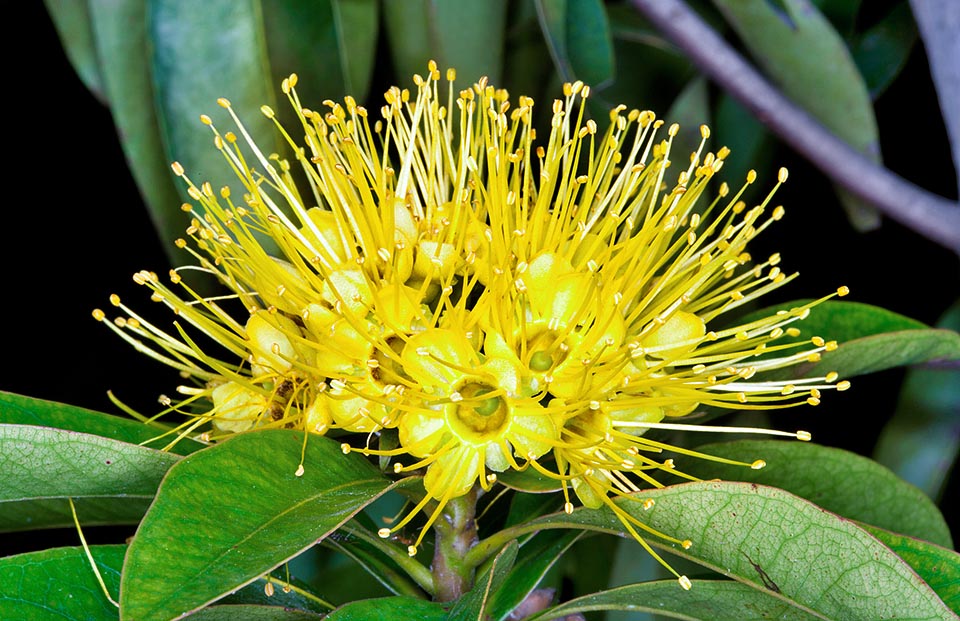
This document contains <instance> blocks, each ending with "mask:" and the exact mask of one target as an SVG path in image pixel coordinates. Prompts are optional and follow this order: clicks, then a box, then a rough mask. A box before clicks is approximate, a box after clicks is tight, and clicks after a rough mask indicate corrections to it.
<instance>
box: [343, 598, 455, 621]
mask: <svg viewBox="0 0 960 621" xmlns="http://www.w3.org/2000/svg"><path fill="white" fill-rule="evenodd" d="M446 618H447V613H446V610H445V609H444V608H443V606H441V605H440V604H437V603H435V602H428V601H426V600H422V599H417V598H415V597H380V598H376V599H363V600H360V601H356V602H350V603H349V604H344V605H343V606H341V607H340V608H337V609H336V610H334V611H333V612H331V613H330V614H329V615H327V616H326V617H324V619H325V620H326V621H370V619H379V620H380V621H408V620H409V619H418V620H419V621H444V620H445V619H446Z"/></svg>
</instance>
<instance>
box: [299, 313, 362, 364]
mask: <svg viewBox="0 0 960 621" xmlns="http://www.w3.org/2000/svg"><path fill="white" fill-rule="evenodd" d="M303 317H304V323H305V324H306V326H307V328H308V329H309V330H310V332H311V334H312V335H313V336H314V337H315V339H316V343H317V355H316V361H315V362H314V368H315V369H316V370H317V372H318V373H320V374H321V375H323V376H326V377H343V376H346V375H360V374H363V373H366V371H367V361H368V360H370V358H371V357H372V356H373V345H372V344H371V343H370V341H369V340H368V338H367V337H366V336H365V335H363V334H361V333H360V332H358V331H357V330H356V329H355V328H354V327H353V326H352V325H350V323H349V322H347V320H345V319H344V318H343V317H341V316H339V315H337V314H336V313H334V312H333V311H331V310H329V309H327V308H324V307H323V306H320V305H319V304H310V305H309V306H308V307H307V311H306V312H305V313H304V314H303Z"/></svg>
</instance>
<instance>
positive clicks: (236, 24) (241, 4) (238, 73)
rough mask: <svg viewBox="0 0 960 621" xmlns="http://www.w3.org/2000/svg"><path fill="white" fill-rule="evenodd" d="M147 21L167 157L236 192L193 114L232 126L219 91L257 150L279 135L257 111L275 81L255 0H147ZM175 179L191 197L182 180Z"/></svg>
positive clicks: (272, 146)
mask: <svg viewBox="0 0 960 621" xmlns="http://www.w3.org/2000/svg"><path fill="white" fill-rule="evenodd" d="M147 25H148V31H147V32H148V36H149V38H150V40H151V44H152V45H151V49H152V52H153V54H152V57H151V61H152V67H153V81H154V86H155V88H156V106H157V112H158V114H159V117H160V125H161V128H162V130H163V135H164V142H165V145H166V156H167V159H168V160H169V161H177V162H179V163H180V164H181V165H182V166H183V167H184V169H185V170H186V174H187V176H188V177H189V178H190V179H192V180H193V181H194V183H195V184H196V185H197V186H199V185H200V184H201V183H203V182H205V181H209V182H210V183H211V185H212V186H213V188H215V189H218V188H220V187H223V186H225V185H227V186H231V187H233V188H234V189H235V193H236V194H237V195H240V194H241V192H240V190H241V185H240V182H239V180H238V179H237V178H236V177H235V176H234V174H233V171H232V170H231V168H230V166H228V165H227V163H226V162H225V161H224V157H223V155H222V154H221V153H220V152H219V151H217V149H216V148H215V147H214V144H213V135H212V134H211V132H210V130H209V128H207V127H204V125H203V124H202V123H201V122H200V120H199V119H200V115H202V114H206V115H208V116H209V117H210V118H211V119H212V120H213V122H214V124H215V125H216V126H217V127H218V128H219V129H220V131H221V132H226V131H235V127H234V123H233V121H232V120H230V117H229V115H228V114H227V112H226V110H224V109H222V108H221V107H220V106H218V105H217V100H218V99H219V98H221V97H222V98H226V99H227V100H229V101H230V102H231V103H232V106H233V108H234V110H235V111H236V112H237V114H238V115H239V116H240V117H241V119H242V121H243V123H244V126H245V127H246V129H247V131H248V132H249V133H250V134H251V136H252V137H253V139H254V140H255V141H256V143H257V145H258V146H259V148H260V150H261V151H263V152H264V153H265V154H269V153H271V152H274V151H278V150H279V149H280V142H279V135H278V134H277V133H276V132H275V131H274V128H273V125H272V123H271V122H270V121H268V120H267V119H266V118H265V117H264V116H263V115H262V114H261V113H260V107H261V106H262V105H269V106H271V107H272V108H273V109H277V106H276V105H275V100H276V97H275V96H274V93H276V92H277V91H278V90H279V88H278V85H276V84H274V80H273V76H272V75H271V72H270V62H269V58H268V56H267V45H266V40H265V34H264V30H263V19H262V11H261V6H260V2H259V0H209V1H207V2H202V3H196V2H193V1H192V0H151V1H150V2H149V3H148V11H147ZM281 152H282V151H281ZM250 161H251V162H253V161H255V160H254V158H252V157H251V158H250ZM178 187H179V189H180V192H181V195H182V196H183V198H184V200H190V198H189V196H188V195H187V193H186V186H185V185H178ZM261 241H262V242H263V243H267V244H268V247H272V246H271V245H270V244H272V242H268V241H267V240H266V239H265V238H262V239H261Z"/></svg>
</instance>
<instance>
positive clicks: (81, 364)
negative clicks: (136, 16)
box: [0, 2, 960, 554]
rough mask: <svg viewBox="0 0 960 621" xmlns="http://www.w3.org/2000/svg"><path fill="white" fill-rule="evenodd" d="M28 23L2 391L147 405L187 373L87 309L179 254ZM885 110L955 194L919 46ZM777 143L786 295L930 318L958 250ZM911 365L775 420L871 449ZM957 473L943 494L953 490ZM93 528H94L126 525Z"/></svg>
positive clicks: (952, 276) (8, 156)
mask: <svg viewBox="0 0 960 621" xmlns="http://www.w3.org/2000/svg"><path fill="white" fill-rule="evenodd" d="M17 23H18V28H19V29H21V30H22V31H23V32H20V33H18V34H19V35H20V38H19V39H18V40H17V42H16V43H14V42H13V40H12V39H11V38H10V37H9V36H8V37H5V38H4V43H3V45H4V47H5V54H4V57H5V59H6V69H7V70H8V72H12V73H13V75H12V76H11V78H10V79H8V81H7V84H8V86H7V90H6V92H5V95H4V99H5V103H4V110H5V115H4V116H5V119H4V120H5V130H6V131H5V132H4V134H5V138H6V139H5V140H4V151H5V158H4V159H5V164H4V169H5V174H4V184H5V186H6V191H5V193H4V194H5V196H4V198H3V213H2V220H0V222H2V223H3V224H2V227H3V228H2V232H3V235H2V239H3V244H2V247H0V253H2V256H0V265H2V266H3V267H2V268H0V269H2V270H3V271H2V273H3V278H2V291H3V293H2V302H0V330H2V337H0V343H2V352H3V354H2V363H0V365H2V373H0V390H6V391H11V392H16V393H22V394H26V395H30V396H34V397H41V398H45V399H52V400H57V401H63V402H66V403H70V404H75V405H80V406H85V407H89V408H93V409H96V410H101V411H105V412H113V413H118V410H117V409H116V408H115V406H113V405H112V404H111V403H110V401H109V400H108V398H107V396H106V392H107V390H114V391H116V392H118V393H119V394H120V395H121V397H123V398H125V399H127V400H129V401H130V402H131V403H133V404H134V405H137V406H138V407H140V408H141V409H142V410H143V411H146V412H151V411H152V410H153V407H154V404H155V403H156V401H155V399H156V396H157V395H158V394H160V393H162V392H168V391H170V390H171V389H172V388H173V386H175V385H176V383H177V377H176V374H175V373H173V372H171V371H170V370H168V369H165V368H163V367H161V366H160V365H159V364H157V363H154V362H152V361H150V360H148V359H146V358H145V357H143V356H140V355H138V354H137V353H135V352H134V351H133V350H132V349H131V348H130V347H129V346H128V345H126V344H125V343H123V342H122V341H121V340H120V339H118V338H116V337H114V336H113V335H112V334H111V333H110V332H109V331H108V330H107V329H106V328H105V327H103V326H101V325H98V324H97V322H95V321H94V320H93V319H92V317H91V315H90V313H91V310H92V309H93V308H95V307H106V306H107V305H108V301H107V299H108V296H109V295H110V293H113V292H117V293H119V294H121V295H122V296H123V297H124V298H125V299H128V300H130V301H131V302H133V303H134V305H135V306H138V307H145V306H147V305H148V302H147V301H146V295H145V292H144V290H143V289H142V288H140V287H137V286H135V285H134V284H133V283H132V281H131V278H130V277H131V275H132V274H133V273H134V272H135V271H137V270H140V269H152V270H154V271H157V272H161V273H162V272H164V271H166V269H167V266H168V264H167V260H166V258H165V256H164V254H163V251H162V249H161V247H160V245H159V242H158V241H157V238H156V236H155V234H154V232H153V229H152V227H151V224H150V221H149V218H148V216H147V212H146V210H145V208H144V206H143V203H142V201H141V199H140V197H139V194H138V192H137V189H136V187H135V185H134V183H133V180H132V177H131V175H130V174H129V172H128V170H127V168H126V165H125V162H124V159H123V155H122V152H121V149H120V146H119V143H118V141H117V137H116V134H115V131H114V128H113V124H112V120H111V118H110V114H109V112H108V110H107V109H106V108H105V107H104V106H102V105H101V104H100V103H98V102H97V101H96V100H95V99H94V97H93V96H92V95H91V94H90V93H89V92H88V91H87V90H86V89H85V88H84V86H83V85H82V84H81V83H80V81H79V79H78V78H77V77H76V75H75V74H74V72H73V70H72V68H71V67H70V65H69V63H68V61H67V59H66V57H65V55H64V54H63V52H62V50H61V48H60V44H59V41H58V40H57V38H56V33H55V31H54V29H53V26H52V24H51V22H50V19H49V17H48V16H47V14H46V12H45V11H44V9H43V5H42V3H40V2H28V3H22V4H21V5H20V15H19V16H18V19H17ZM383 90H385V85H375V86H374V88H373V89H372V91H371V92H373V93H375V94H379V93H381V92H383ZM876 111H877V116H878V121H879V126H880V130H881V148H882V152H883V156H884V160H885V163H886V165H887V166H888V167H890V168H891V169H892V170H894V171H895V172H897V173H899V174H901V175H902V176H904V177H906V178H907V179H909V180H911V181H913V182H914V183H917V184H918V185H920V186H922V187H925V188H927V189H929V190H931V191H934V192H937V193H940V194H942V195H944V196H947V197H949V198H953V199H956V196H957V194H956V192H957V183H956V177H955V174H954V171H953V169H952V167H951V164H950V155H949V149H948V145H947V142H946V138H945V134H944V129H943V124H942V121H941V119H940V116H939V111H938V105H937V101H936V95H935V93H934V91H933V87H932V85H931V83H930V80H929V74H928V72H927V69H926V58H925V56H924V53H923V49H922V46H920V45H919V44H918V45H917V46H916V47H915V49H914V52H913V54H912V56H911V58H910V61H909V64H908V66H907V68H906V70H905V71H904V73H903V74H902V76H901V77H900V78H899V79H898V80H897V81H896V82H895V83H894V84H893V86H892V87H891V88H890V89H889V90H888V91H887V92H886V93H885V94H884V95H882V96H881V97H880V99H879V100H878V101H877V102H876ZM776 157H777V158H778V164H782V165H786V166H788V167H789V168H790V171H791V175H790V181H789V183H788V184H787V185H786V186H785V187H784V189H783V190H782V191H781V192H780V193H778V198H777V200H778V202H782V203H783V204H784V205H785V206H787V208H788V210H787V217H786V218H785V220H784V221H782V222H781V223H780V224H779V226H776V227H774V228H773V229H772V230H771V231H769V232H768V233H766V234H765V235H764V236H762V237H761V239H760V240H758V242H759V243H758V245H757V246H756V247H755V255H756V256H765V255H766V254H768V253H769V252H774V251H780V252H781V253H782V255H783V257H784V264H783V265H784V269H785V270H787V271H790V270H791V269H799V270H800V272H801V277H800V278H799V279H798V280H797V281H795V283H793V284H792V285H790V286H789V287H788V288H787V290H786V291H784V292H782V293H779V294H778V295H780V299H789V298H799V297H812V296H816V295H820V294H821V293H824V292H828V291H831V290H833V289H834V288H836V287H837V286H838V285H841V284H846V285H848V286H850V288H851V290H852V295H851V296H850V297H849V298H848V299H850V300H855V301H860V302H866V303H870V304H875V305H879V306H883V307H886V308H889V309H891V310H894V311H896V312H899V313H903V314H905V315H908V316H911V317H914V318H916V319H919V320H921V321H924V322H927V323H933V322H935V321H936V320H937V318H938V317H939V316H940V314H941V313H942V312H943V311H944V310H945V309H946V308H947V306H948V305H949V304H950V303H951V302H952V301H953V300H954V299H956V297H957V294H958V290H960V263H958V260H957V257H956V256H954V255H952V254H951V253H950V252H948V251H946V250H944V249H942V248H939V247H937V246H935V245H933V244H932V243H930V242H927V241H926V240H924V239H922V238H920V237H919V236H917V235H915V234H913V233H912V232H910V231H908V230H906V229H904V228H903V227H901V226H899V225H898V224H896V223H895V222H892V221H887V222H885V224H884V226H883V227H882V228H881V229H880V230H879V231H875V232H871V233H868V234H863V235H860V234H856V233H854V232H853V231H852V230H851V229H850V227H849V225H848V224H847V222H846V220H845V218H844V216H843V215H842V213H841V211H840V209H839V208H838V206H837V205H836V203H835V201H834V200H833V199H832V195H831V193H830V192H829V190H828V189H827V184H828V181H827V180H826V179H825V177H824V176H823V175H822V174H821V173H820V172H818V171H817V170H816V169H814V168H812V167H811V166H810V165H808V164H807V163H806V162H804V161H803V160H801V159H799V158H798V157H797V156H796V155H795V154H793V153H792V152H791V151H790V150H789V149H787V148H786V147H781V148H779V149H778V150H777V152H776ZM824 197H831V198H830V200H829V201H825V199H824ZM771 301H774V300H771ZM902 377H903V371H902V370H893V371H886V372H882V373H878V374H874V375H871V376H867V377H862V378H856V379H855V380H854V386H853V388H852V389H851V390H849V391H847V392H846V393H842V394H840V393H835V394H834V393H831V394H826V395H825V399H824V404H823V405H822V406H820V407H819V408H816V409H809V408H801V409H798V410H794V411H791V412H784V413H782V414H781V413H777V415H776V416H777V418H775V420H776V421H777V424H778V426H780V427H781V428H783V429H791V428H803V429H810V430H811V431H812V432H813V434H814V439H815V440H816V441H818V442H820V443H822V444H826V445H830V446H838V447H841V448H847V449H849V450H853V451H857V452H860V453H862V454H867V455H869V453H870V451H871V450H872V447H873V445H874V443H875V441H876V438H877V436H878V434H879V432H880V429H881V427H882V425H883V424H884V422H885V421H886V420H887V419H888V418H889V416H890V415H891V414H892V412H893V409H894V406H895V403H896V399H897V395H898V390H899V386H900V382H901V381H902ZM38 467H42V465H40V464H38ZM956 479H957V477H956V476H954V477H953V482H952V483H951V487H950V489H949V490H948V491H947V497H949V496H950V495H953V496H956V491H957V490H956V488H957V483H956ZM864 493H865V494H869V490H865V492H864ZM944 509H945V511H946V514H947V517H948V520H949V521H950V522H951V524H952V526H953V529H954V533H955V537H956V536H957V535H960V530H958V521H960V514H958V513H957V510H956V509H955V508H951V507H944ZM91 531H92V539H93V540H94V541H96V540H97V538H98V537H100V538H103V539H108V538H110V537H116V536H117V532H116V531H109V532H107V531H103V530H102V529H91ZM98 533H99V534H98ZM120 534H121V535H123V534H125V531H124V532H123V533H120ZM39 537H40V538H41V539H43V540H44V541H40V542H36V545H35V546H33V547H36V548H42V547H48V546H49V545H50V544H51V542H59V543H62V544H65V545H73V544H75V543H76V539H75V534H73V533H71V532H65V533H64V532H59V531H58V532H51V533H49V534H45V535H42V536H39ZM28 541H29V538H25V539H18V540H16V541H13V540H12V539H11V538H9V537H5V538H3V539H0V554H6V553H11V552H14V551H19V550H23V549H28V548H29V547H30V546H31V545H32V544H30V543H28ZM11 546H12V547H11ZM2 548H7V549H2Z"/></svg>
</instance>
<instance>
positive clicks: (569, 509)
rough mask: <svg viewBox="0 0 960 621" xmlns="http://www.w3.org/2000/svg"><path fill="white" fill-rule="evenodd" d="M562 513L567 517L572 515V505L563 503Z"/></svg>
mask: <svg viewBox="0 0 960 621" xmlns="http://www.w3.org/2000/svg"><path fill="white" fill-rule="evenodd" d="M563 512H564V513H566V514H567V515H570V514H571V513H573V503H572V502H569V501H568V502H565V503H564V504H563Z"/></svg>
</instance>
